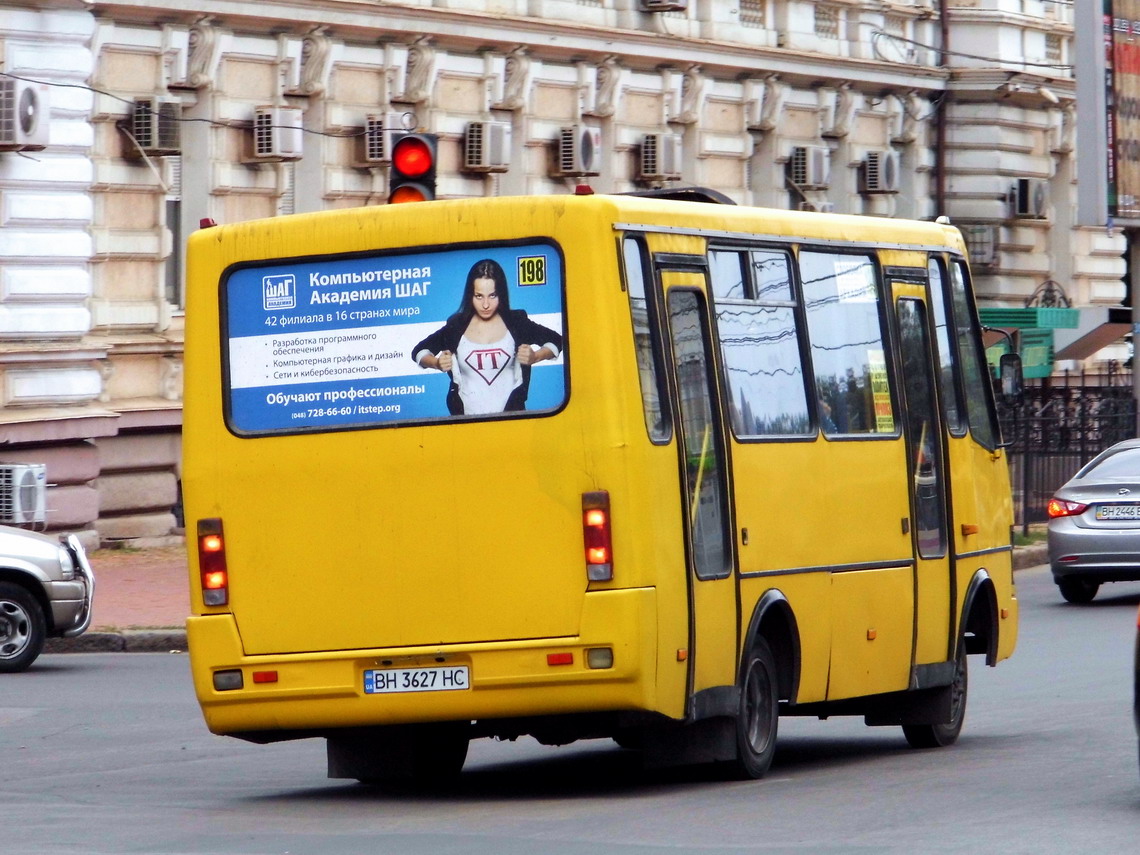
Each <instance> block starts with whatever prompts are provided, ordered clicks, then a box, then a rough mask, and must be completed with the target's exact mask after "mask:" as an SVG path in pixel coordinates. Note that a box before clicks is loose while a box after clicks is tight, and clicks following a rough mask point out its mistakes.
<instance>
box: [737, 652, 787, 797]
mask: <svg viewBox="0 0 1140 855" xmlns="http://www.w3.org/2000/svg"><path fill="white" fill-rule="evenodd" d="M777 673H778V672H777V670H776V659H775V657H774V656H773V655H772V649H771V648H770V647H769V646H768V642H767V641H765V640H764V639H763V638H757V639H756V640H755V641H754V642H753V643H752V647H751V648H750V649H749V651H748V655H747V657H746V658H745V662H744V668H743V669H742V670H741V680H740V708H739V710H738V711H737V715H736V759H735V760H734V761H733V762H732V764H731V767H732V772H733V777H736V778H740V779H751V778H763V777H764V774H765V773H766V772H767V771H768V767H770V766H771V765H772V758H773V757H774V756H775V754H776V732H777V730H778V726H779V721H780V682H779V679H778V676H777Z"/></svg>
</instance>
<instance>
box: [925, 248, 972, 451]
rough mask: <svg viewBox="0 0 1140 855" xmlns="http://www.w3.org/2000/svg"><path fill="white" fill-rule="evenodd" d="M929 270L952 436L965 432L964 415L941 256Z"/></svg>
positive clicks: (939, 357) (944, 270)
mask: <svg viewBox="0 0 1140 855" xmlns="http://www.w3.org/2000/svg"><path fill="white" fill-rule="evenodd" d="M927 269H928V271H929V273H930V307H931V309H932V310H933V312H934V337H935V340H936V342H937V344H938V371H939V373H940V375H941V381H942V410H943V412H944V413H945V414H946V427H947V428H948V429H949V431H950V433H951V435H953V436H962V435H963V434H965V433H966V422H965V420H964V419H963V418H962V406H961V400H962V383H961V378H960V377H959V372H958V366H957V361H956V360H955V357H954V342H953V339H952V337H951V327H950V324H949V321H948V320H947V316H946V268H945V266H944V265H943V263H942V260H941V259H939V258H931V259H930V263H929V264H928V266H927Z"/></svg>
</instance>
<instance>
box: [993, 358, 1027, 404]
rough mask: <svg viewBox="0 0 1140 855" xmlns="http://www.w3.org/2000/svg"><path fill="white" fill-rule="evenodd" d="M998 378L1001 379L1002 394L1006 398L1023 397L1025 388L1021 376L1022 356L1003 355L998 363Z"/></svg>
mask: <svg viewBox="0 0 1140 855" xmlns="http://www.w3.org/2000/svg"><path fill="white" fill-rule="evenodd" d="M998 377H999V378H1000V379H1001V394H1002V396H1003V397H1006V398H1017V397H1020V396H1021V392H1022V389H1023V388H1024V386H1025V381H1024V378H1023V377H1022V374H1021V354H1018V353H1003V354H1002V355H1001V359H1000V360H999V361H998Z"/></svg>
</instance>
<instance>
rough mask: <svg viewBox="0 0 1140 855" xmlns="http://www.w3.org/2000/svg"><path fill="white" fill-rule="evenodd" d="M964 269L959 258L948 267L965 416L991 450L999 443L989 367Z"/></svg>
mask: <svg viewBox="0 0 1140 855" xmlns="http://www.w3.org/2000/svg"><path fill="white" fill-rule="evenodd" d="M965 268H966V265H965V264H963V263H962V262H961V261H955V262H954V264H953V266H952V267H951V268H950V296H951V305H952V306H953V311H954V329H955V332H956V334H957V339H958V358H959V359H960V360H961V362H962V379H963V383H964V385H965V392H966V416H967V418H968V419H969V422H970V433H972V434H973V436H974V439H976V440H977V441H978V443H980V444H981V445H982V446H984V447H985V448H988V449H990V450H991V451H993V450H994V449H995V448H997V445H998V428H997V417H996V415H995V414H994V408H993V404H992V394H993V393H992V387H991V386H990V374H989V366H988V365H987V363H986V361H985V358H984V357H983V356H982V345H981V339H980V336H979V335H978V330H977V327H976V323H975V321H974V313H973V307H972V306H971V305H970V297H969V294H968V293H967V290H966V289H967V281H968V280H967V278H966V269H965Z"/></svg>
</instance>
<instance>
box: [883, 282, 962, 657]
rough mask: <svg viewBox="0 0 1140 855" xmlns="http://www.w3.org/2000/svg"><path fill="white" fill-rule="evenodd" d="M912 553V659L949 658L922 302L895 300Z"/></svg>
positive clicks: (938, 463)
mask: <svg viewBox="0 0 1140 855" xmlns="http://www.w3.org/2000/svg"><path fill="white" fill-rule="evenodd" d="M895 307H896V312H897V319H898V333H899V350H900V355H901V365H902V389H903V397H904V404H905V406H904V408H903V412H904V414H905V415H904V423H903V432H904V435H905V437H906V448H907V461H908V478H909V483H910V493H911V519H910V528H911V533H912V537H913V539H914V553H915V563H916V566H915V610H914V613H915V648H914V656H915V659H914V661H915V664H916V665H924V664H934V663H939V662H945V661H947V660H949V659H950V658H952V656H953V649H952V648H951V647H950V646H949V645H950V644H951V643H952V641H953V639H952V635H951V632H950V624H951V611H950V607H951V590H952V589H951V567H950V557H949V553H948V549H947V528H948V521H947V503H946V477H947V476H946V462H945V461H946V457H945V450H944V447H943V431H942V421H941V419H940V418H939V412H940V411H939V408H938V405H937V394H936V387H935V382H934V367H933V366H934V364H935V363H934V354H933V351H932V350H931V336H930V324H929V321H928V317H929V316H928V314H927V307H926V303H925V302H924V301H923V300H921V299H918V298H917V297H900V298H899V299H898V300H897V302H896V304H895Z"/></svg>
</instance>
